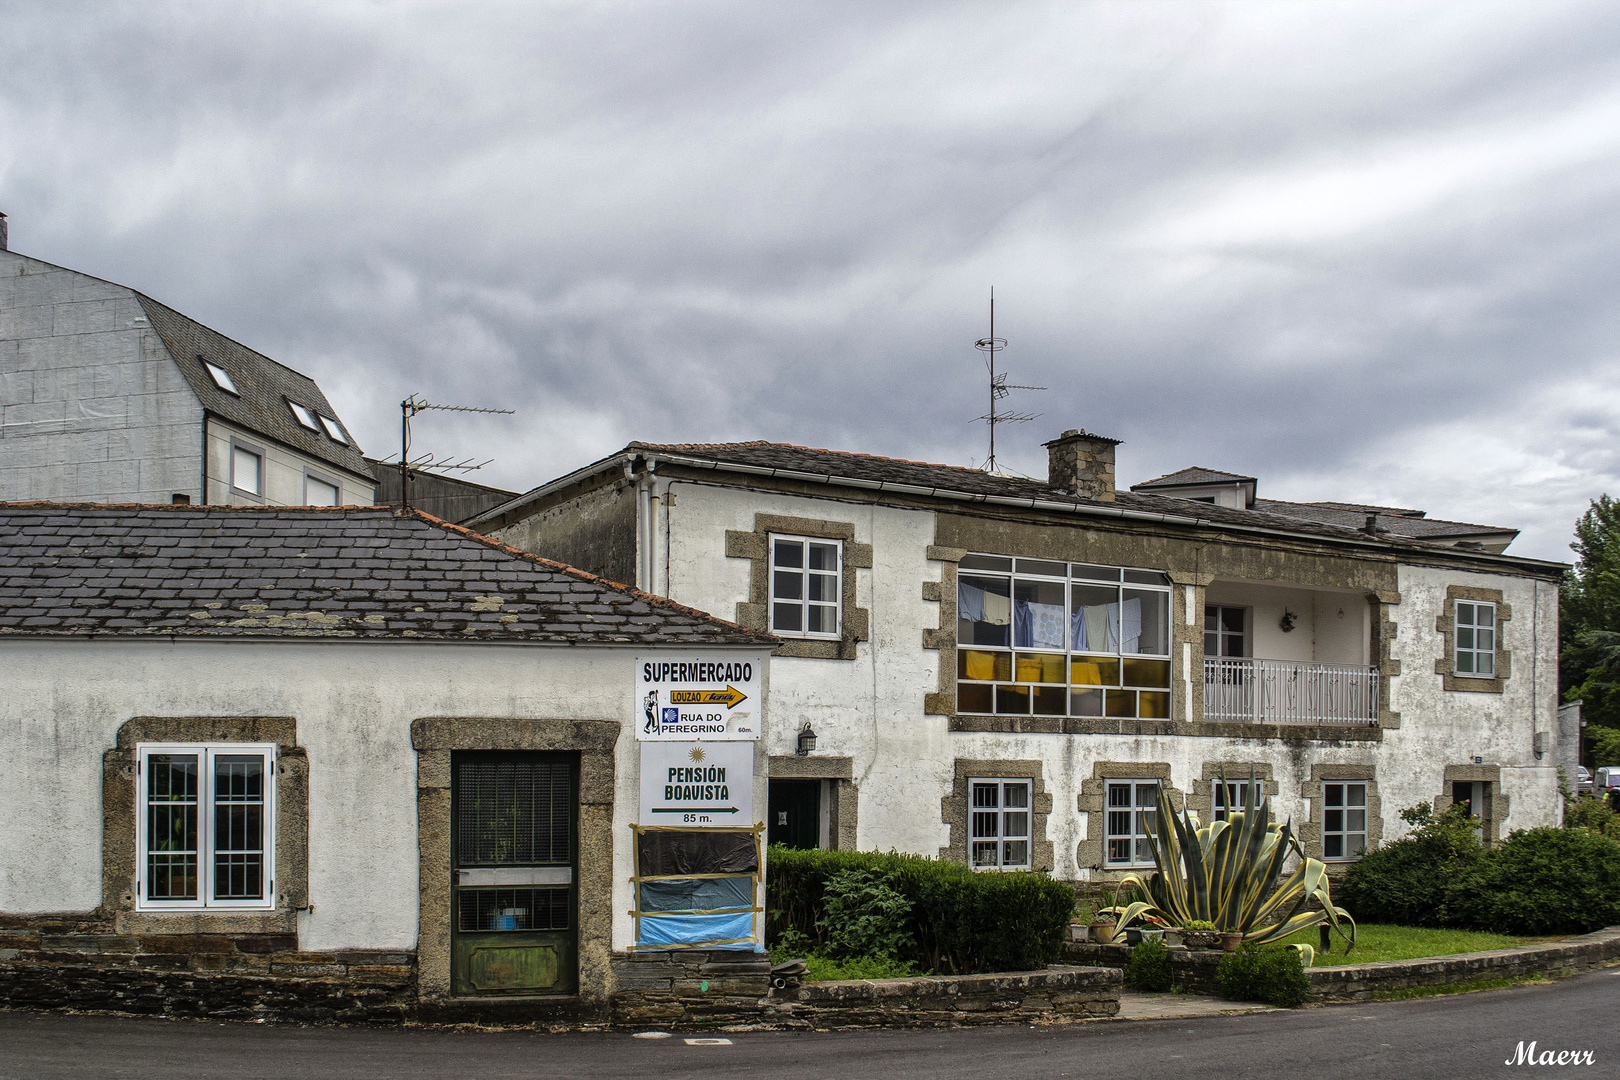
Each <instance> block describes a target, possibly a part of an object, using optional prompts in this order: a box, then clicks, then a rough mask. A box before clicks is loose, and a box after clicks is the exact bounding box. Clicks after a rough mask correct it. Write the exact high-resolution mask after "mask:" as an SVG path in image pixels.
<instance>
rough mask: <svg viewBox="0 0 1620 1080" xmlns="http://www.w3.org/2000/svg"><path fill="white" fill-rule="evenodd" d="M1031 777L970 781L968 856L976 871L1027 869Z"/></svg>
mask: <svg viewBox="0 0 1620 1080" xmlns="http://www.w3.org/2000/svg"><path fill="white" fill-rule="evenodd" d="M1031 786H1032V785H1031V783H1030V781H1028V780H969V781H968V789H969V791H970V793H971V801H972V803H973V805H972V807H971V808H970V810H969V818H970V823H969V833H970V840H969V856H970V861H971V863H972V866H973V869H975V870H1027V869H1029V855H1030V851H1029V843H1030V834H1029V830H1030V805H1029V803H1030V788H1031Z"/></svg>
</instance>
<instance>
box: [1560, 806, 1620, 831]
mask: <svg viewBox="0 0 1620 1080" xmlns="http://www.w3.org/2000/svg"><path fill="white" fill-rule="evenodd" d="M1564 828H1566V829H1585V830H1586V831H1587V832H1589V833H1596V834H1597V835H1598V836H1607V837H1608V838H1609V839H1610V840H1620V814H1616V813H1615V812H1614V811H1613V810H1611V809H1609V807H1608V805H1607V804H1605V803H1604V801H1603V800H1602V799H1594V798H1592V797H1591V796H1587V795H1583V796H1581V797H1580V798H1578V799H1572V800H1571V801H1570V806H1569V808H1568V809H1567V810H1566V811H1565V812H1564Z"/></svg>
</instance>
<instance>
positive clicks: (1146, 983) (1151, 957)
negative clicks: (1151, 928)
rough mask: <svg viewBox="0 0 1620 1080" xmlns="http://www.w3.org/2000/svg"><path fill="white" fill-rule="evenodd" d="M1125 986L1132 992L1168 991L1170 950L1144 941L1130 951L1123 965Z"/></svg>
mask: <svg viewBox="0 0 1620 1080" xmlns="http://www.w3.org/2000/svg"><path fill="white" fill-rule="evenodd" d="M1125 985H1126V986H1128V987H1130V988H1131V989H1132V990H1151V991H1165V990H1168V989H1170V950H1169V949H1166V948H1165V947H1164V945H1163V944H1162V943H1160V942H1157V941H1144V942H1142V944H1140V945H1138V946H1136V948H1134V949H1132V950H1131V958H1130V960H1129V961H1127V962H1126V964H1125Z"/></svg>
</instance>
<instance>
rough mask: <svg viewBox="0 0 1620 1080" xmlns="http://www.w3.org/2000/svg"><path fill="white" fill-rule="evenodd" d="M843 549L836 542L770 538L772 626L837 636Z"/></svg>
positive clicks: (792, 631) (805, 633)
mask: <svg viewBox="0 0 1620 1080" xmlns="http://www.w3.org/2000/svg"><path fill="white" fill-rule="evenodd" d="M842 555H843V548H842V545H840V544H839V543H837V542H836V541H826V540H809V539H804V538H800V537H784V536H773V537H771V629H772V630H773V631H777V632H781V633H787V634H793V635H797V636H800V637H836V636H838V634H839V625H838V605H839V598H840V596H842V594H843V588H842V580H841V579H842V576H843V565H842Z"/></svg>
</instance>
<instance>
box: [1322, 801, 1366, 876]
mask: <svg viewBox="0 0 1620 1080" xmlns="http://www.w3.org/2000/svg"><path fill="white" fill-rule="evenodd" d="M1366 850H1367V785H1366V784H1323V785H1322V857H1323V858H1324V859H1352V858H1355V857H1357V856H1359V855H1361V854H1362V852H1364V851H1366Z"/></svg>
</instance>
